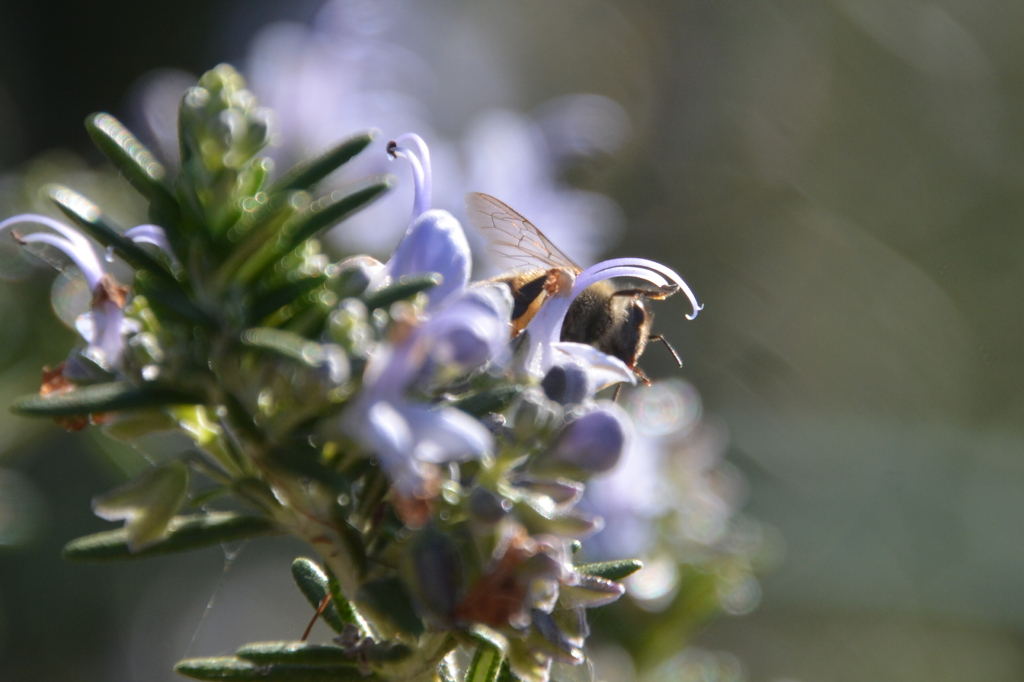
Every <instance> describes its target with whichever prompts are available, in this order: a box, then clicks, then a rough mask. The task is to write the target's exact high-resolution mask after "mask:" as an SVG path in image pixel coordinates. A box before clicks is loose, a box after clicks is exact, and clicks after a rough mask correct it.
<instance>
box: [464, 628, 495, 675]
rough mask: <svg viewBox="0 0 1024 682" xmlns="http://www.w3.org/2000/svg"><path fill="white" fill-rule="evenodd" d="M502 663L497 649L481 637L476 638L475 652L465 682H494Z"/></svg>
mask: <svg viewBox="0 0 1024 682" xmlns="http://www.w3.org/2000/svg"><path fill="white" fill-rule="evenodd" d="M503 662H504V656H503V655H502V653H501V650H500V649H498V647H496V646H494V644H492V643H491V642H488V641H486V640H484V639H483V638H482V637H480V638H477V645H476V652H475V653H474V654H473V661H472V662H471V663H470V664H469V670H468V671H466V679H465V682H496V681H497V679H498V674H499V673H500V672H501V664H502V663H503Z"/></svg>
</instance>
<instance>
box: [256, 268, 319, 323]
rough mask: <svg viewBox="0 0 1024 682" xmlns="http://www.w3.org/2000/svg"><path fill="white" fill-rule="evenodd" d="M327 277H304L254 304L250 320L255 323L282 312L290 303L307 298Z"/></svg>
mask: <svg viewBox="0 0 1024 682" xmlns="http://www.w3.org/2000/svg"><path fill="white" fill-rule="evenodd" d="M327 279H328V278H327V277H326V276H318V277H304V278H303V279H300V280H298V281H297V282H288V283H286V284H283V285H282V286H280V287H278V288H277V289H274V290H272V291H270V292H268V293H266V294H264V295H263V296H261V297H259V298H258V299H256V300H255V301H253V302H252V305H251V306H250V308H249V319H250V320H252V321H253V322H257V321H259V320H262V319H263V318H264V317H266V316H267V315H270V314H271V313H273V312H275V311H277V310H280V309H281V308H283V307H284V306H286V305H288V304H289V303H293V302H294V301H296V300H297V299H299V298H301V297H303V296H305V295H306V294H308V293H309V292H311V291H313V290H314V289H316V288H317V287H319V286H321V285H322V284H324V283H325V282H327Z"/></svg>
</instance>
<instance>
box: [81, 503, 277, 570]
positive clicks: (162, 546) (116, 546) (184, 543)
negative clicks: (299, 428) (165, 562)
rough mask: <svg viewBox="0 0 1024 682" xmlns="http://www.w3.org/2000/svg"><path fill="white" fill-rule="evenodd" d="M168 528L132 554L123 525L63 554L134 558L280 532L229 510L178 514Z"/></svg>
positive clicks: (260, 519) (94, 558)
mask: <svg viewBox="0 0 1024 682" xmlns="http://www.w3.org/2000/svg"><path fill="white" fill-rule="evenodd" d="M168 528H169V529H170V533H169V534H168V536H167V537H166V538H165V539H164V540H161V541H160V542H157V543H154V544H153V545H150V546H149V547H146V548H145V549H143V550H140V551H138V552H134V553H133V552H131V551H130V550H129V549H128V534H127V532H126V531H125V529H123V528H120V529H118V530H112V531H106V532H104V533H96V534H95V535H87V536H85V537H81V538H78V539H76V540H72V541H71V542H69V543H68V544H67V545H65V547H64V551H63V552H62V553H61V556H62V557H64V558H65V559H67V560H68V561H114V560H118V559H135V558H140V557H148V556H156V555H159V554H171V553H174V552H184V551H186V550H190V549H197V548H200V547H208V546H210V545H218V544H220V543H222V542H234V541H236V540H245V539H248V538H253V537H258V536H260V535H270V534H272V533H276V532H278V529H277V526H275V525H274V523H273V522H272V521H270V520H269V519H266V518H263V517H259V516H243V515H241V514H233V513H229V512H215V513H211V514H196V515H194V516H176V517H174V519H172V520H171V523H170V524H169V525H168Z"/></svg>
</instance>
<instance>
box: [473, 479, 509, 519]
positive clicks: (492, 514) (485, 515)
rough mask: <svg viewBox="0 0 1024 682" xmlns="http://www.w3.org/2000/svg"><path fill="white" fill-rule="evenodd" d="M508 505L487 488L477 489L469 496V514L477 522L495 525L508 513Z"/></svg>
mask: <svg viewBox="0 0 1024 682" xmlns="http://www.w3.org/2000/svg"><path fill="white" fill-rule="evenodd" d="M507 504H508V503H507V502H505V501H504V500H502V499H501V498H500V497H499V496H497V495H495V494H494V493H492V492H491V491H490V490H487V489H486V488H480V487H476V488H473V492H471V493H470V494H469V513H470V514H472V515H473V518H475V519H476V520H477V521H480V522H481V523H486V524H494V523H497V522H498V521H501V520H502V519H503V518H504V517H505V515H506V514H507V513H508V508H507V506H506V505H507Z"/></svg>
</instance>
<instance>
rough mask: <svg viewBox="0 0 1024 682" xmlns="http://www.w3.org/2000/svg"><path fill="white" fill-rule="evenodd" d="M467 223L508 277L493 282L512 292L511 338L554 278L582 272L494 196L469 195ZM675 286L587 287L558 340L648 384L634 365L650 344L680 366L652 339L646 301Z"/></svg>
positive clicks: (541, 301) (602, 283)
mask: <svg viewBox="0 0 1024 682" xmlns="http://www.w3.org/2000/svg"><path fill="white" fill-rule="evenodd" d="M466 209H467V212H468V214H469V220H470V222H472V223H473V225H474V226H475V227H476V228H477V229H478V230H479V231H480V233H481V234H482V235H483V237H484V238H485V239H486V242H487V244H486V251H487V255H488V256H489V257H490V259H491V261H492V262H493V263H494V264H495V265H497V266H498V267H503V268H508V272H506V273H505V274H502V275H499V276H497V277H495V278H493V279H492V280H491V281H493V282H503V283H505V284H507V285H508V287H509V289H510V290H511V292H512V301H513V308H512V327H513V332H512V335H513V337H515V336H516V335H518V334H519V333H520V332H521V331H522V330H523V329H525V328H526V325H527V324H529V322H530V320H531V319H533V317H534V315H536V314H537V311H538V310H540V307H541V306H542V305H543V304H544V301H545V300H547V298H548V296H549V294H550V293H552V288H551V287H552V282H553V281H556V280H557V277H558V273H559V272H561V271H569V272H571V273H572V274H573V275H579V274H580V273H581V272H582V271H583V269H582V268H580V266H578V265H576V263H575V262H573V260H572V259H571V258H569V257H568V256H566V255H565V254H564V253H562V251H561V250H560V249H559V248H558V247H557V246H555V245H554V244H553V243H552V242H551V240H549V239H548V238H547V237H545V236H544V233H542V232H541V231H540V230H539V229H537V227H536V226H535V225H534V224H533V223H531V222H530V221H529V220H527V219H526V218H524V217H523V216H522V215H520V214H519V213H518V212H516V211H515V210H514V209H513V208H511V207H510V206H508V205H507V204H505V203H504V202H502V201H499V200H498V199H495V198H494V197H492V196H490V195H487V194H481V193H479V192H470V193H469V194H467V195H466ZM676 291H677V288H676V287H675V286H672V287H666V288H661V289H648V288H631V289H616V288H615V287H614V286H612V285H611V284H610V283H609V282H608V281H600V282H596V283H595V284H592V285H591V286H589V287H587V288H586V289H585V290H584V291H583V292H582V293H581V294H580V295H579V296H577V297H576V299H575V300H574V301H573V302H572V303H571V304H570V305H569V310H568V311H567V312H566V315H565V321H564V322H563V323H562V332H561V340H562V341H574V342H577V343H586V344H589V345H591V346H593V347H595V348H597V349H598V350H600V351H602V352H604V353H607V354H608V355H611V356H614V357H616V358H618V359H620V360H622V361H623V362H624V363H626V366H627V367H629V368H630V369H631V370H632V371H633V373H634V374H636V376H637V378H638V379H640V380H641V381H643V382H644V383H645V384H649V383H650V381H649V380H648V378H647V376H646V375H645V374H644V372H643V370H641V369H640V368H639V367H638V366H637V361H638V360H639V359H640V356H641V355H643V352H644V350H645V349H646V348H647V344H648V342H650V341H661V342H662V343H664V344H665V347H666V348H668V350H669V352H670V353H672V357H673V358H674V359H675V361H676V363H678V365H679V366H680V367H682V366H683V363H682V361H681V360H680V359H679V355H678V354H677V353H676V351H675V349H674V348H672V346H671V344H669V342H668V340H666V339H665V338H664V337H662V336H661V335H651V324H652V323H653V322H654V313H653V312H651V309H650V307H649V301H652V300H656V301H657V300H661V299H664V298H667V297H669V296H671V295H672V294H674V293H675V292H676Z"/></svg>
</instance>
